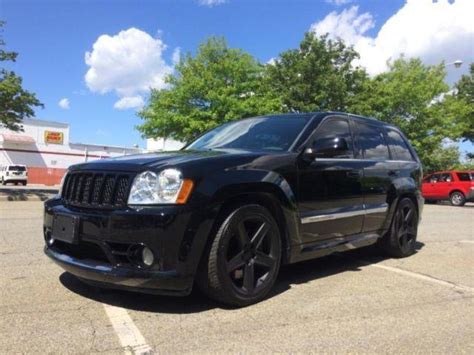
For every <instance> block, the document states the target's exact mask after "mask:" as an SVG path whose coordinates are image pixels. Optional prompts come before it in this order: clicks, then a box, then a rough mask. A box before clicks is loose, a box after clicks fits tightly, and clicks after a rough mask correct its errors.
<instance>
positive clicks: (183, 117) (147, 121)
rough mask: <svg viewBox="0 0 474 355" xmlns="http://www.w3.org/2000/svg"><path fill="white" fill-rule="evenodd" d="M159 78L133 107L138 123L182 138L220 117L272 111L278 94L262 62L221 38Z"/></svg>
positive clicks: (216, 122)
mask: <svg viewBox="0 0 474 355" xmlns="http://www.w3.org/2000/svg"><path fill="white" fill-rule="evenodd" d="M165 82H166V83H167V85H168V87H167V88H165V89H162V90H152V92H151V96H150V99H149V101H148V105H147V106H146V107H145V108H144V109H143V110H142V111H140V112H139V116H140V117H141V118H143V119H144V123H143V124H142V125H140V126H139V127H138V129H139V130H140V131H141V132H143V133H144V134H145V135H146V136H152V137H173V138H176V139H180V140H184V141H188V140H190V139H192V138H194V137H196V136H197V135H199V134H201V133H203V132H205V131H207V130H209V129H210V128H213V127H215V126H217V125H219V124H222V123H224V122H227V121H230V120H235V119H239V118H243V117H248V116H255V115H260V114H268V113H271V112H277V111H278V110H279V107H280V103H279V99H278V97H275V96H273V95H272V93H271V91H270V90H269V88H268V81H267V80H266V79H265V78H264V67H263V66H262V65H261V64H259V63H258V62H257V61H256V60H255V59H254V58H253V57H252V56H251V55H250V54H248V53H245V52H244V51H242V50H240V49H233V48H229V47H228V45H227V43H226V42H225V40H224V39H222V38H211V39H209V40H208V41H207V42H205V43H204V44H202V45H201V46H200V47H199V48H198V51H197V53H196V55H195V56H192V55H191V54H190V53H188V54H187V55H186V56H185V57H184V58H183V59H182V60H180V62H179V63H178V64H177V65H176V68H175V73H174V74H171V75H169V76H168V77H167V78H166V79H165Z"/></svg>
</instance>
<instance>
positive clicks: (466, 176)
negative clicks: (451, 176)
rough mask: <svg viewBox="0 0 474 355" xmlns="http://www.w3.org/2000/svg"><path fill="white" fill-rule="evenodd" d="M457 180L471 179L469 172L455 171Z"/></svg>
mask: <svg viewBox="0 0 474 355" xmlns="http://www.w3.org/2000/svg"><path fill="white" fill-rule="evenodd" d="M457 176H458V179H459V181H471V180H472V179H471V174H469V173H457Z"/></svg>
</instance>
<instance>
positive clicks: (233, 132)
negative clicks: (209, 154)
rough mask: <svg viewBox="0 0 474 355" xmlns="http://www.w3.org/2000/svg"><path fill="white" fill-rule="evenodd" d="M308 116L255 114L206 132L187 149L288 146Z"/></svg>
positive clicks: (301, 128) (266, 148)
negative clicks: (260, 115) (252, 116)
mask: <svg viewBox="0 0 474 355" xmlns="http://www.w3.org/2000/svg"><path fill="white" fill-rule="evenodd" d="M308 120H309V117H308V118H306V117H257V118H250V119H246V120H241V121H235V122H230V123H226V124H223V125H222V126H219V127H217V128H214V129H213V130H212V131H209V132H207V133H206V134H204V135H203V136H201V137H200V138H198V139H196V140H195V141H194V142H193V143H191V144H190V145H189V146H187V147H186V150H212V149H219V148H230V149H245V150H269V151H271V150H274V151H283V150H288V149H289V148H290V147H291V145H292V144H293V142H294V141H295V139H296V138H297V137H298V135H299V134H300V133H301V131H302V130H303V128H304V127H305V125H306V123H307V122H308Z"/></svg>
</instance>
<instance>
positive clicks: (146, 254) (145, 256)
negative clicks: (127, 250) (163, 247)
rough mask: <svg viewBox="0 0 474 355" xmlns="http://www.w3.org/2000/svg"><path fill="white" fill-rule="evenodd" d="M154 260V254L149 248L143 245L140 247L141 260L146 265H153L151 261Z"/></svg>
mask: <svg viewBox="0 0 474 355" xmlns="http://www.w3.org/2000/svg"><path fill="white" fill-rule="evenodd" d="M154 261H155V256H154V255H153V252H152V251H151V249H150V248H148V247H144V248H143V249H142V262H143V264H144V265H146V266H151V265H153V262H154Z"/></svg>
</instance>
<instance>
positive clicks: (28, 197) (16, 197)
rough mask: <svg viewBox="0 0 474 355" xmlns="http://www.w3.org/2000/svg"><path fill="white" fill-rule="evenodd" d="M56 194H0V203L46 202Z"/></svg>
mask: <svg viewBox="0 0 474 355" xmlns="http://www.w3.org/2000/svg"><path fill="white" fill-rule="evenodd" d="M55 194H56V193H55V192H54V191H53V192H48V193H44V192H38V193H14V194H12V193H9V194H6V193H0V202H15V201H19V202H25V201H31V202H33V201H35V202H37V201H46V200H48V199H50V198H51V197H53V196H54V195H55Z"/></svg>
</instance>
